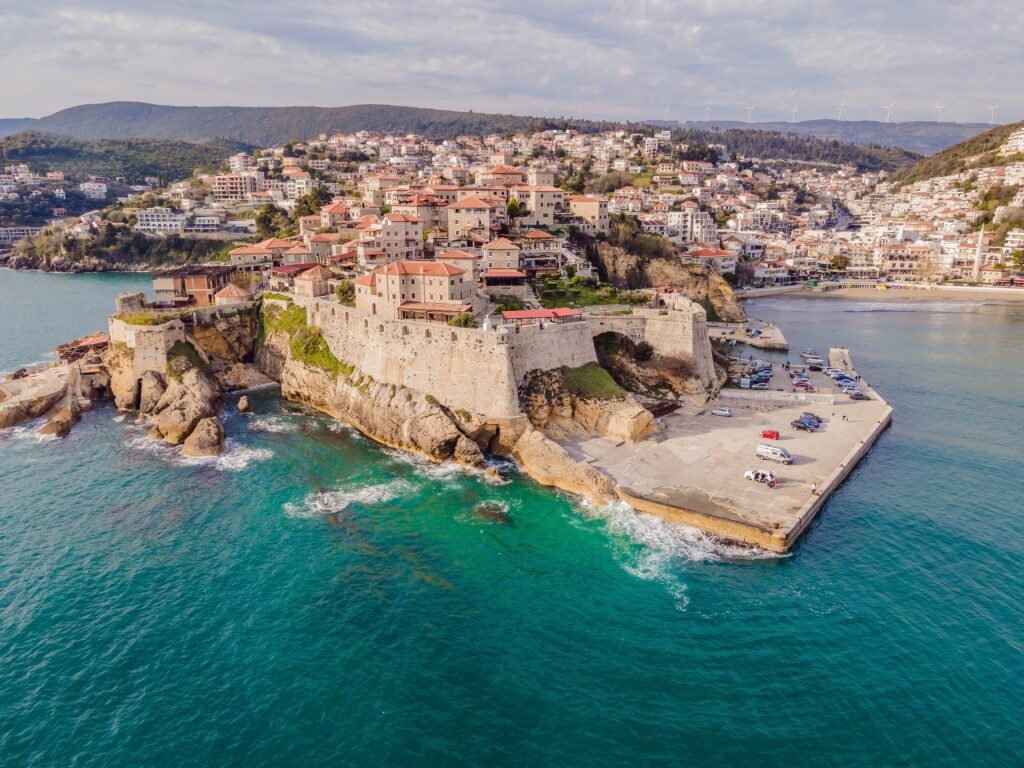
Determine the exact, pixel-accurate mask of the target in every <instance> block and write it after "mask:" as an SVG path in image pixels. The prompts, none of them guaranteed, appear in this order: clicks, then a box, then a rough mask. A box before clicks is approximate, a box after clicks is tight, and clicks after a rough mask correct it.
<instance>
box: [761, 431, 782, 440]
mask: <svg viewBox="0 0 1024 768" xmlns="http://www.w3.org/2000/svg"><path fill="white" fill-rule="evenodd" d="M761 437H763V438H764V439H765V440H778V439H779V430H777V429H762V430H761Z"/></svg>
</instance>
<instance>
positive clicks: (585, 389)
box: [562, 363, 626, 400]
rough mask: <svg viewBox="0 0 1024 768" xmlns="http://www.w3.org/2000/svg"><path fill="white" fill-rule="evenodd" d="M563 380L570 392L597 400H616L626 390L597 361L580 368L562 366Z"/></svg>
mask: <svg viewBox="0 0 1024 768" xmlns="http://www.w3.org/2000/svg"><path fill="white" fill-rule="evenodd" d="M562 381H563V382H564V383H565V388H566V390H568V392H569V393H571V394H573V395H578V396H580V397H592V398H594V399H596V400H614V399H615V398H618V397H623V396H624V395H625V394H626V390H624V389H623V388H622V387H620V386H619V385H618V384H616V383H615V380H614V379H613V378H612V377H611V375H610V374H609V373H608V371H606V370H605V369H604V368H602V367H601V366H600V365H598V364H597V363H587V364H586V365H581V366H580V367H579V368H562Z"/></svg>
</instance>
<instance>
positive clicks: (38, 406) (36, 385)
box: [0, 366, 68, 429]
mask: <svg viewBox="0 0 1024 768" xmlns="http://www.w3.org/2000/svg"><path fill="white" fill-rule="evenodd" d="M67 382H68V370H67V368H66V367H64V366H52V367H49V368H46V369H44V370H43V371H41V372H39V373H34V374H30V375H28V376H25V377H22V378H19V379H14V380H7V381H5V382H3V384H0V429H6V428H7V427H14V426H17V425H18V424H23V423H25V422H26V421H31V420H32V419H37V418H39V417H40V416H42V415H44V414H45V413H46V412H47V411H49V410H50V409H51V408H53V407H54V406H55V405H57V403H59V402H60V401H61V399H62V398H64V397H65V395H66V393H67Z"/></svg>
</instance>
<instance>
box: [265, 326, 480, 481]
mask: <svg viewBox="0 0 1024 768" xmlns="http://www.w3.org/2000/svg"><path fill="white" fill-rule="evenodd" d="M264 313H265V314H264V317H263V322H264V326H263V333H262V334H261V342H262V343H261V345H260V347H259V349H258V350H257V353H256V365H257V367H258V368H259V370H260V372H261V373H263V374H265V375H267V376H269V377H271V378H273V379H276V380H277V381H280V383H281V394H282V395H283V396H284V397H286V398H288V399H289V400H295V401H298V402H301V403H305V404H306V405H309V406H311V407H313V408H316V409H317V410H319V411H323V412H324V413H328V414H330V415H332V416H334V417H335V418H336V419H339V420H341V421H344V422H346V423H348V424H351V425H352V426H353V427H355V428H356V429H358V430H359V431H360V432H362V433H363V434H365V435H367V436H369V437H371V438H372V439H374V440H376V441H377V442H379V443H382V444H384V445H387V446H391V447H393V448H399V449H401V450H405V451H412V452H416V453H420V454H423V455H424V456H427V457H429V458H430V459H433V460H435V461H444V460H447V459H452V460H454V461H457V462H459V463H461V464H465V465H469V466H482V465H483V463H484V453H483V451H484V450H489V449H490V448H491V443H492V442H493V441H494V440H495V438H496V436H497V433H498V431H499V427H498V426H496V425H488V424H487V420H486V418H484V417H483V416H482V415H480V414H476V415H474V414H469V413H460V414H455V413H451V412H449V411H448V410H446V409H445V408H442V407H441V405H440V404H439V403H438V402H437V401H436V400H435V399H434V398H433V397H431V396H430V395H429V394H425V393H422V392H416V391H414V390H411V389H407V388H404V387H397V386H395V385H393V384H389V383H386V382H379V381H375V380H374V379H373V378H371V377H370V376H367V375H365V374H363V373H362V372H360V371H359V370H357V369H355V368H354V367H352V366H350V365H348V364H346V363H345V362H344V361H341V360H339V359H338V358H336V357H335V356H334V355H333V353H331V351H330V350H329V349H328V347H327V345H326V342H325V341H324V340H323V338H322V337H320V336H319V334H318V331H317V330H316V329H315V328H311V327H309V326H306V325H305V324H304V322H299V319H300V317H299V315H300V313H298V312H295V313H293V315H290V316H289V318H288V321H287V322H285V321H284V320H282V319H281V318H280V315H281V309H280V308H275V307H267V308H265V309H264ZM302 316H303V317H304V314H303V315H302ZM460 426H461V428H460Z"/></svg>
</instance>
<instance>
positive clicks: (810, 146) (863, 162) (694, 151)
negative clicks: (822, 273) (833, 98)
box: [672, 123, 921, 172]
mask: <svg viewBox="0 0 1024 768" xmlns="http://www.w3.org/2000/svg"><path fill="white" fill-rule="evenodd" d="M672 136H673V138H675V139H676V140H678V141H683V142H686V143H687V144H688V145H689V149H688V150H687V151H686V153H685V156H686V158H685V159H689V160H711V159H713V158H714V157H716V156H717V154H718V153H717V151H716V150H713V149H711V147H710V146H709V145H712V144H724V145H725V146H726V147H727V148H728V150H729V152H730V154H731V155H732V156H733V157H736V158H745V159H757V160H771V161H784V162H789V163H801V164H808V163H809V164H813V165H823V166H824V165H831V166H837V165H852V166H854V167H856V168H857V170H859V171H889V172H894V171H902V170H905V169H906V168H909V167H910V166H912V165H914V164H915V163H916V162H917V161H918V160H920V159H921V155H919V154H916V153H914V152H908V151H907V150H905V149H901V148H899V147H880V146H878V145H877V144H864V145H858V144H849V143H847V142H843V141H839V140H838V139H821V138H818V137H817V136H797V135H796V134H793V133H779V132H778V131H764V130H757V129H749V128H725V129H723V128H720V127H717V126H716V128H715V130H707V129H704V128H695V127H691V124H690V123H685V124H684V125H683V126H682V127H680V128H676V129H675V130H673V131H672Z"/></svg>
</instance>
